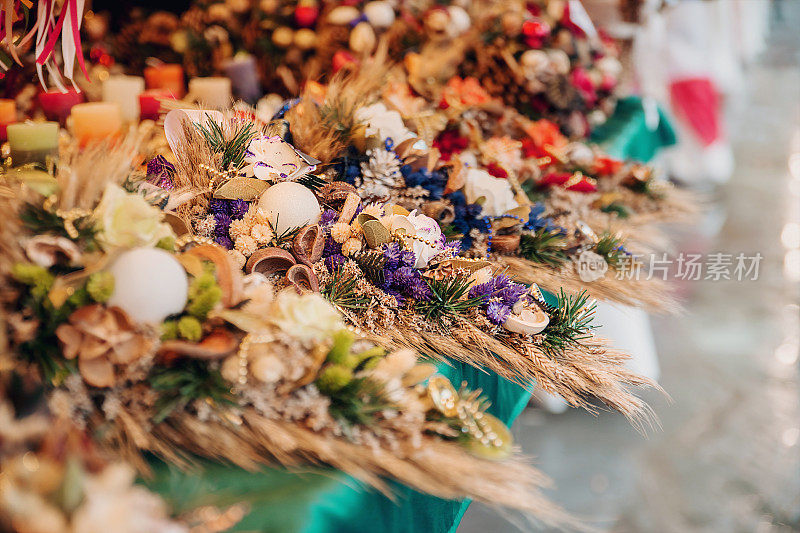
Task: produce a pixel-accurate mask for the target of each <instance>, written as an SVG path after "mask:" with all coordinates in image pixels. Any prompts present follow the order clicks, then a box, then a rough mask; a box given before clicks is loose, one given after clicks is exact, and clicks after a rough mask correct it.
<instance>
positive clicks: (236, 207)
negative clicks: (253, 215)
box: [231, 199, 250, 220]
mask: <svg viewBox="0 0 800 533" xmlns="http://www.w3.org/2000/svg"><path fill="white" fill-rule="evenodd" d="M249 208H250V204H249V203H247V202H246V201H244V200H241V199H236V200H234V201H232V202H231V218H233V219H234V220H239V219H242V218H244V216H245V215H246V214H247V210H248V209H249Z"/></svg>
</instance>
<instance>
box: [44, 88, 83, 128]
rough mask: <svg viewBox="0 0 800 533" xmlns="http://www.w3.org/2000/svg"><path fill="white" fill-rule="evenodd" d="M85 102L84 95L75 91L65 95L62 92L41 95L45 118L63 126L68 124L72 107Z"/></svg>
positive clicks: (49, 92) (68, 91)
mask: <svg viewBox="0 0 800 533" xmlns="http://www.w3.org/2000/svg"><path fill="white" fill-rule="evenodd" d="M83 101H84V97H83V93H79V92H78V91H76V90H75V89H69V90H67V92H65V93H62V92H61V91H48V92H41V93H39V105H40V106H41V108H42V111H44V116H45V117H47V120H54V121H58V122H60V123H61V124H65V123H66V121H67V117H69V114H70V111H71V110H72V106H74V105H76V104H80V103H82V102H83Z"/></svg>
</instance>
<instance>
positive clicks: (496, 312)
mask: <svg viewBox="0 0 800 533" xmlns="http://www.w3.org/2000/svg"><path fill="white" fill-rule="evenodd" d="M510 314H511V309H510V308H509V307H508V306H507V305H504V304H502V303H500V302H490V303H489V305H488V306H486V317H487V318H488V319H489V320H490V321H491V322H492V323H494V324H497V325H498V326H499V325H500V324H502V323H503V322H505V321H506V318H508V315H510Z"/></svg>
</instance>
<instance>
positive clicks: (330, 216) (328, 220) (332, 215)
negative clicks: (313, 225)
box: [319, 209, 339, 226]
mask: <svg viewBox="0 0 800 533" xmlns="http://www.w3.org/2000/svg"><path fill="white" fill-rule="evenodd" d="M338 215H339V213H337V212H336V210H335V209H326V210H325V211H323V212H322V216H321V217H320V219H319V223H320V224H321V225H323V226H327V225H328V224H333V222H334V221H335V220H336V217H337V216H338Z"/></svg>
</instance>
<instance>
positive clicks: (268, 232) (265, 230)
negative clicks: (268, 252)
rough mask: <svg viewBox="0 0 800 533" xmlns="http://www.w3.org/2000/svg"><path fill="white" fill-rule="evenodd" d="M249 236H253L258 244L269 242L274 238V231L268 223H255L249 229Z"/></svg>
mask: <svg viewBox="0 0 800 533" xmlns="http://www.w3.org/2000/svg"><path fill="white" fill-rule="evenodd" d="M250 236H251V237H253V238H254V239H255V240H256V242H257V243H258V244H260V245H266V244H269V243H270V241H272V239H274V238H275V232H274V231H272V228H270V227H269V225H268V224H256V225H255V226H253V229H251V230H250Z"/></svg>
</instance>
